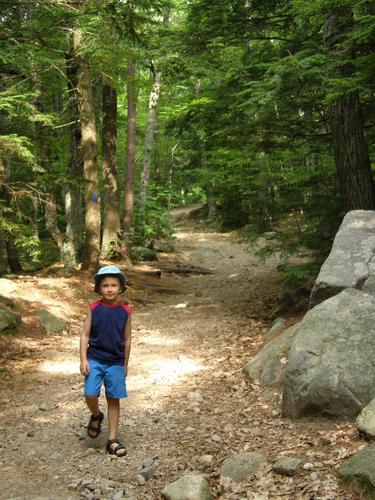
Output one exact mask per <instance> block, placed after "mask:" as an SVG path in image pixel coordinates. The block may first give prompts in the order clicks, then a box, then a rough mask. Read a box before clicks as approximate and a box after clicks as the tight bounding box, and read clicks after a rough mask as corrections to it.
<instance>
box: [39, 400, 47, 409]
mask: <svg viewBox="0 0 375 500" xmlns="http://www.w3.org/2000/svg"><path fill="white" fill-rule="evenodd" d="M38 408H39V410H42V411H48V410H49V405H48V403H47V402H46V401H43V403H40V405H39V406H38Z"/></svg>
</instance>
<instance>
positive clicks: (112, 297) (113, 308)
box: [80, 266, 131, 457]
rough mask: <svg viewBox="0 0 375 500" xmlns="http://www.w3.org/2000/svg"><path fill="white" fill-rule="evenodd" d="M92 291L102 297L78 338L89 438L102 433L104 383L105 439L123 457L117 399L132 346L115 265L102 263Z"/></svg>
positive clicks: (121, 278) (123, 286) (121, 281)
mask: <svg viewBox="0 0 375 500" xmlns="http://www.w3.org/2000/svg"><path fill="white" fill-rule="evenodd" d="M94 283H95V292H96V293H98V294H99V295H101V296H102V299H101V300H99V301H97V302H93V303H92V304H90V306H89V309H88V312H87V316H86V319H85V323H84V325H83V331H82V334H81V340H80V357H81V366H80V370H81V373H82V375H84V376H85V397H86V403H87V406H88V407H89V410H90V411H91V418H90V422H89V426H88V428H87V434H88V436H89V437H90V438H96V437H98V436H99V434H100V432H101V424H102V420H103V418H104V415H103V413H102V412H101V411H100V410H99V395H100V388H101V386H102V384H103V383H104V387H105V393H106V398H107V405H108V429H109V435H108V442H107V446H106V449H107V451H108V452H109V453H111V454H112V455H116V456H118V457H123V456H124V455H126V454H127V451H126V448H125V446H124V445H123V444H121V443H120V441H119V440H118V439H117V437H116V435H117V428H118V422H119V417H120V399H121V398H126V397H127V392H126V384H125V378H126V374H127V371H128V363H129V355H130V347H131V316H130V315H131V308H130V307H128V306H127V305H125V304H123V303H122V302H121V301H120V300H119V295H120V294H121V293H122V292H125V290H126V288H127V280H126V277H125V275H124V273H122V272H121V271H120V269H119V268H118V267H116V266H105V267H102V268H101V269H99V271H98V272H97V273H96V274H95V276H94Z"/></svg>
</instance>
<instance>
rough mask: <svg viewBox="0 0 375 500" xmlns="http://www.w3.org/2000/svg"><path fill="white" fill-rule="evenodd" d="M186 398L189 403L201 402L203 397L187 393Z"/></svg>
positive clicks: (194, 393) (198, 394) (195, 393)
mask: <svg viewBox="0 0 375 500" xmlns="http://www.w3.org/2000/svg"><path fill="white" fill-rule="evenodd" d="M186 397H187V399H188V400H189V401H198V402H201V401H203V396H202V394H201V393H200V392H193V391H191V392H188V393H187V396H186Z"/></svg>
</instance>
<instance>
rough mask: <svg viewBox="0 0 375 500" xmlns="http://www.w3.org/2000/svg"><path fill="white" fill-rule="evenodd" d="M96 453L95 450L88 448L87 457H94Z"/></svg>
mask: <svg viewBox="0 0 375 500" xmlns="http://www.w3.org/2000/svg"><path fill="white" fill-rule="evenodd" d="M94 453H96V450H95V448H87V450H86V453H85V455H94Z"/></svg>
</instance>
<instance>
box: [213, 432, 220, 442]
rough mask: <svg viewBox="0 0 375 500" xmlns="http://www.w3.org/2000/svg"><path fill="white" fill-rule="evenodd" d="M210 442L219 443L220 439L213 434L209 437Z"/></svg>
mask: <svg viewBox="0 0 375 500" xmlns="http://www.w3.org/2000/svg"><path fill="white" fill-rule="evenodd" d="M211 441H213V442H214V443H220V441H221V437H220V436H219V435H218V434H213V435H212V436H211Z"/></svg>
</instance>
